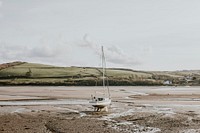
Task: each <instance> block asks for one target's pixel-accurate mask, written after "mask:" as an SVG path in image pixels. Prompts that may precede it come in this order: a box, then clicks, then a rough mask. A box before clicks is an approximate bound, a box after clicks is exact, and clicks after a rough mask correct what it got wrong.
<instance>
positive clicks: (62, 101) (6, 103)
mask: <svg viewBox="0 0 200 133" xmlns="http://www.w3.org/2000/svg"><path fill="white" fill-rule="evenodd" d="M61 104H66V105H73V104H79V105H80V104H82V105H87V104H89V102H88V100H77V99H67V100H66V99H60V100H33V101H0V106H23V105H61Z"/></svg>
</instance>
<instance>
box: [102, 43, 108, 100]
mask: <svg viewBox="0 0 200 133" xmlns="http://www.w3.org/2000/svg"><path fill="white" fill-rule="evenodd" d="M101 50H102V69H103V87H104V88H105V73H106V69H105V68H106V58H105V55H104V50H103V46H101ZM106 81H107V83H106V84H107V89H108V96H109V98H110V89H109V87H108V85H109V84H108V78H106Z"/></svg>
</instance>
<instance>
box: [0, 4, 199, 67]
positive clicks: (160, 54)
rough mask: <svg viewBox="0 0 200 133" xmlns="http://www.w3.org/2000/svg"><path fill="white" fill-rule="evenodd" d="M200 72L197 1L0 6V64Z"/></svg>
mask: <svg viewBox="0 0 200 133" xmlns="http://www.w3.org/2000/svg"><path fill="white" fill-rule="evenodd" d="M101 45H103V46H104V49H105V55H106V59H107V66H108V67H126V68H132V69H136V70H183V69H184V70H185V69H189V70H190V69H200V1H199V0H163V1H161V0H0V63H5V62H10V61H27V62H36V63H44V64H52V65H61V66H99V65H100V55H99V53H100V47H101Z"/></svg>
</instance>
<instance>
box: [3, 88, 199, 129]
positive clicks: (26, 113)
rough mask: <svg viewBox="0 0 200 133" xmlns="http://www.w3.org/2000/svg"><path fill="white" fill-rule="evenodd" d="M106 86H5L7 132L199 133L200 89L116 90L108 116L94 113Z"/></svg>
mask: <svg viewBox="0 0 200 133" xmlns="http://www.w3.org/2000/svg"><path fill="white" fill-rule="evenodd" d="M99 89H101V87H64V86H63V87H27V86H19V87H0V132H2V133H27V132H28V133H34V132H37V133H58V132H59V133H78V132H80V133H94V132H95V133H102V132H107V133H174V132H179V133H197V132H200V128H199V127H200V87H124V86H120V87H110V90H111V96H112V105H111V106H110V107H109V110H108V112H94V111H93V108H92V106H91V105H90V104H89V102H88V100H89V99H90V96H91V94H93V93H94V91H95V90H99Z"/></svg>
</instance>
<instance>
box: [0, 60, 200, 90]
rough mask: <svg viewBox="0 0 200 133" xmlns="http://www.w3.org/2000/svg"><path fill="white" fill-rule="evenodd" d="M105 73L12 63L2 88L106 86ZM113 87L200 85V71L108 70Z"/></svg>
mask: <svg viewBox="0 0 200 133" xmlns="http://www.w3.org/2000/svg"><path fill="white" fill-rule="evenodd" d="M101 75H102V69H101V68H95V67H56V66H51V65H44V64H36V63H27V62H12V63H6V64H1V65H0V85H1V86H3V85H40V86H41V85H54V86H61V85H62V86H63V85H66V86H99V85H102V76H101ZM106 75H107V77H108V80H109V84H110V85H111V86H119V85H126V86H128V85H133V86H137V85H152V86H153V85H200V71H198V70H188V71H186V70H185V71H135V70H132V69H123V68H108V69H107V72H106Z"/></svg>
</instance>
